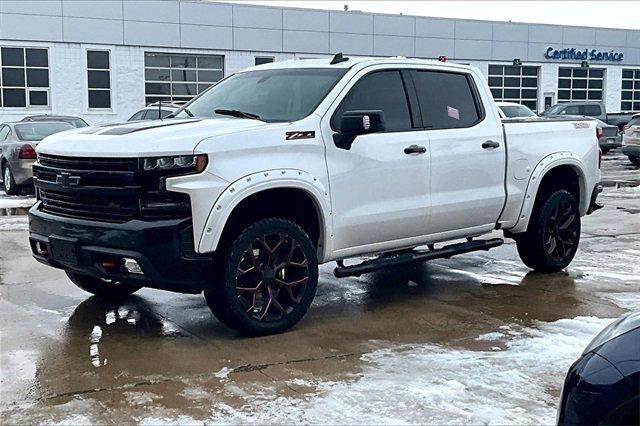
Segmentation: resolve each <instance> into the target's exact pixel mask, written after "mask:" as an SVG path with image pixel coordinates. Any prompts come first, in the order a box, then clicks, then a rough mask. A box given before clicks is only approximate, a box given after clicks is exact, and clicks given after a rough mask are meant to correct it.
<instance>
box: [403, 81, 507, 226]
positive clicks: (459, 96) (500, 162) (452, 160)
mask: <svg viewBox="0 0 640 426" xmlns="http://www.w3.org/2000/svg"><path fill="white" fill-rule="evenodd" d="M412 75H413V79H414V83H415V87H416V91H417V94H418V100H419V103H420V111H421V115H422V122H423V125H424V126H425V129H426V133H427V134H428V138H429V143H430V146H431V167H430V182H431V216H430V218H429V233H430V234H437V233H442V232H450V231H454V234H457V233H460V235H469V234H472V233H474V232H477V231H480V230H487V229H492V228H493V226H494V225H495V223H496V221H497V220H498V217H499V215H500V212H501V210H502V206H503V203H504V200H505V189H504V177H505V145H504V140H503V132H502V123H501V121H500V120H499V118H498V115H497V111H496V107H495V105H494V104H493V98H491V96H490V95H489V93H488V89H486V87H485V85H482V86H481V85H480V84H478V85H477V84H476V81H481V80H480V78H481V77H480V76H476V77H475V78H476V80H474V75H473V74H472V73H470V72H466V71H459V72H458V71H450V70H446V71H445V70H436V69H416V70H414V71H413V73H412Z"/></svg>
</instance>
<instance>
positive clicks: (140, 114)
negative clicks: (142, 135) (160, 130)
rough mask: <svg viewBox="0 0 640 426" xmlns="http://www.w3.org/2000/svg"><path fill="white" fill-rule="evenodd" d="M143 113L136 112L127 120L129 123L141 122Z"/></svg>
mask: <svg viewBox="0 0 640 426" xmlns="http://www.w3.org/2000/svg"><path fill="white" fill-rule="evenodd" d="M144 112H145V111H144V110H142V111H138V112H136V113H135V114H133V115H132V116H131V118H129V121H134V120H142V116H143V115H144Z"/></svg>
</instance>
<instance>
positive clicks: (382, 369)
mask: <svg viewBox="0 0 640 426" xmlns="http://www.w3.org/2000/svg"><path fill="white" fill-rule="evenodd" d="M611 321H613V319H601V318H596V317H576V318H573V319H562V320H559V321H556V322H552V323H541V324H539V325H538V327H537V328H525V329H522V330H520V332H519V333H513V334H512V333H508V332H507V333H503V332H504V331H505V330H506V329H505V328H503V329H501V331H500V332H496V333H495V334H493V335H491V336H490V337H491V338H492V339H494V338H495V340H496V344H502V345H503V347H504V350H500V348H498V347H494V348H493V350H492V351H472V350H466V349H455V348H453V349H452V348H450V347H445V346H440V345H433V344H424V345H402V346H395V347H389V348H384V349H379V350H375V351H373V352H370V353H367V354H364V355H362V357H361V361H362V363H363V368H362V371H361V372H360V373H359V374H354V375H353V376H352V377H349V378H347V379H346V380H341V381H326V380H314V381H309V380H302V379H295V380H290V381H288V382H287V384H288V385H290V386H296V387H298V388H300V387H303V388H306V389H308V390H309V393H306V394H301V396H300V397H290V396H282V395H280V394H278V392H277V391H274V390H273V389H268V388H264V387H261V388H258V389H254V388H252V389H246V384H238V383H234V382H233V381H231V382H229V383H228V384H227V385H226V392H229V393H231V394H235V395H236V396H237V397H239V398H240V399H241V400H244V401H245V403H246V404H244V405H241V406H239V407H231V406H230V405H228V404H225V403H220V402H217V403H214V406H213V408H212V416H211V418H210V419H208V420H207V421H206V423H209V422H212V423H269V424H274V423H339V424H345V423H358V424H368V423H371V424H380V423H383V424H392V423H393V424H406V423H422V424H425V423H428V424H460V423H465V424H524V423H527V424H552V423H554V422H555V415H556V408H557V407H556V403H557V399H558V395H559V392H560V388H561V386H562V383H563V380H564V376H565V374H566V372H567V369H568V366H569V365H571V363H573V361H575V360H576V359H577V358H578V357H579V356H580V354H581V352H582V350H583V348H584V347H585V346H586V345H587V344H588V343H589V341H590V340H591V339H592V338H593V337H594V336H595V335H596V334H597V333H598V332H599V331H600V330H601V329H602V328H604V327H605V326H606V325H607V324H609V323H610V322H611ZM506 328H509V327H508V326H507V327H506ZM481 337H482V336H481ZM485 337H486V335H485ZM375 343H377V344H378V345H380V342H375ZM174 422H176V423H194V422H196V421H195V420H193V419H186V418H184V417H180V418H171V417H170V416H169V417H164V416H154V417H151V418H146V419H143V420H142V421H141V423H143V424H151V423H174Z"/></svg>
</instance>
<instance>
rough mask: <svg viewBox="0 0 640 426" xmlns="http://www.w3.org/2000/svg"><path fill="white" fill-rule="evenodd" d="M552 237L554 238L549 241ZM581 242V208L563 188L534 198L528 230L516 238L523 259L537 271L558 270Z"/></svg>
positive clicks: (564, 265)
mask: <svg viewBox="0 0 640 426" xmlns="http://www.w3.org/2000/svg"><path fill="white" fill-rule="evenodd" d="M552 240H553V241H552ZM579 242H580V211H579V209H578V203H577V202H576V200H575V198H573V196H572V195H571V194H570V193H569V192H568V191H565V190H558V191H555V192H552V193H550V194H549V195H548V196H546V197H545V198H544V199H541V200H537V201H536V204H535V206H534V209H533V212H532V216H531V220H530V221H529V228H528V229H527V232H525V233H523V234H520V235H518V236H517V238H516V245H517V248H518V254H519V255H520V259H522V262H523V263H524V264H525V265H527V266H528V267H529V268H531V269H533V270H535V271H537V272H544V273H550V272H557V271H561V270H562V269H564V268H566V267H567V266H568V265H569V263H571V261H572V260H573V257H574V256H575V254H576V251H577V249H578V243H579Z"/></svg>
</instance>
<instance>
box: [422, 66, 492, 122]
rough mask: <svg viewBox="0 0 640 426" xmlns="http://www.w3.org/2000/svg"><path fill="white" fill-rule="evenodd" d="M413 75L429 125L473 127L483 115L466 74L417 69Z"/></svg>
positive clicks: (425, 118) (423, 120)
mask: <svg viewBox="0 0 640 426" xmlns="http://www.w3.org/2000/svg"><path fill="white" fill-rule="evenodd" d="M414 76H415V85H416V92H417V94H418V102H419V103H420V111H421V113H422V123H423V125H424V126H425V127H426V128H429V129H456V128H461V127H471V126H473V124H474V123H476V122H477V121H478V120H479V119H480V109H479V105H478V102H477V99H476V96H475V94H474V90H473V86H472V83H471V81H470V77H468V76H467V75H466V74H459V73H452V72H441V71H423V70H416V71H415V73H414Z"/></svg>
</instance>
